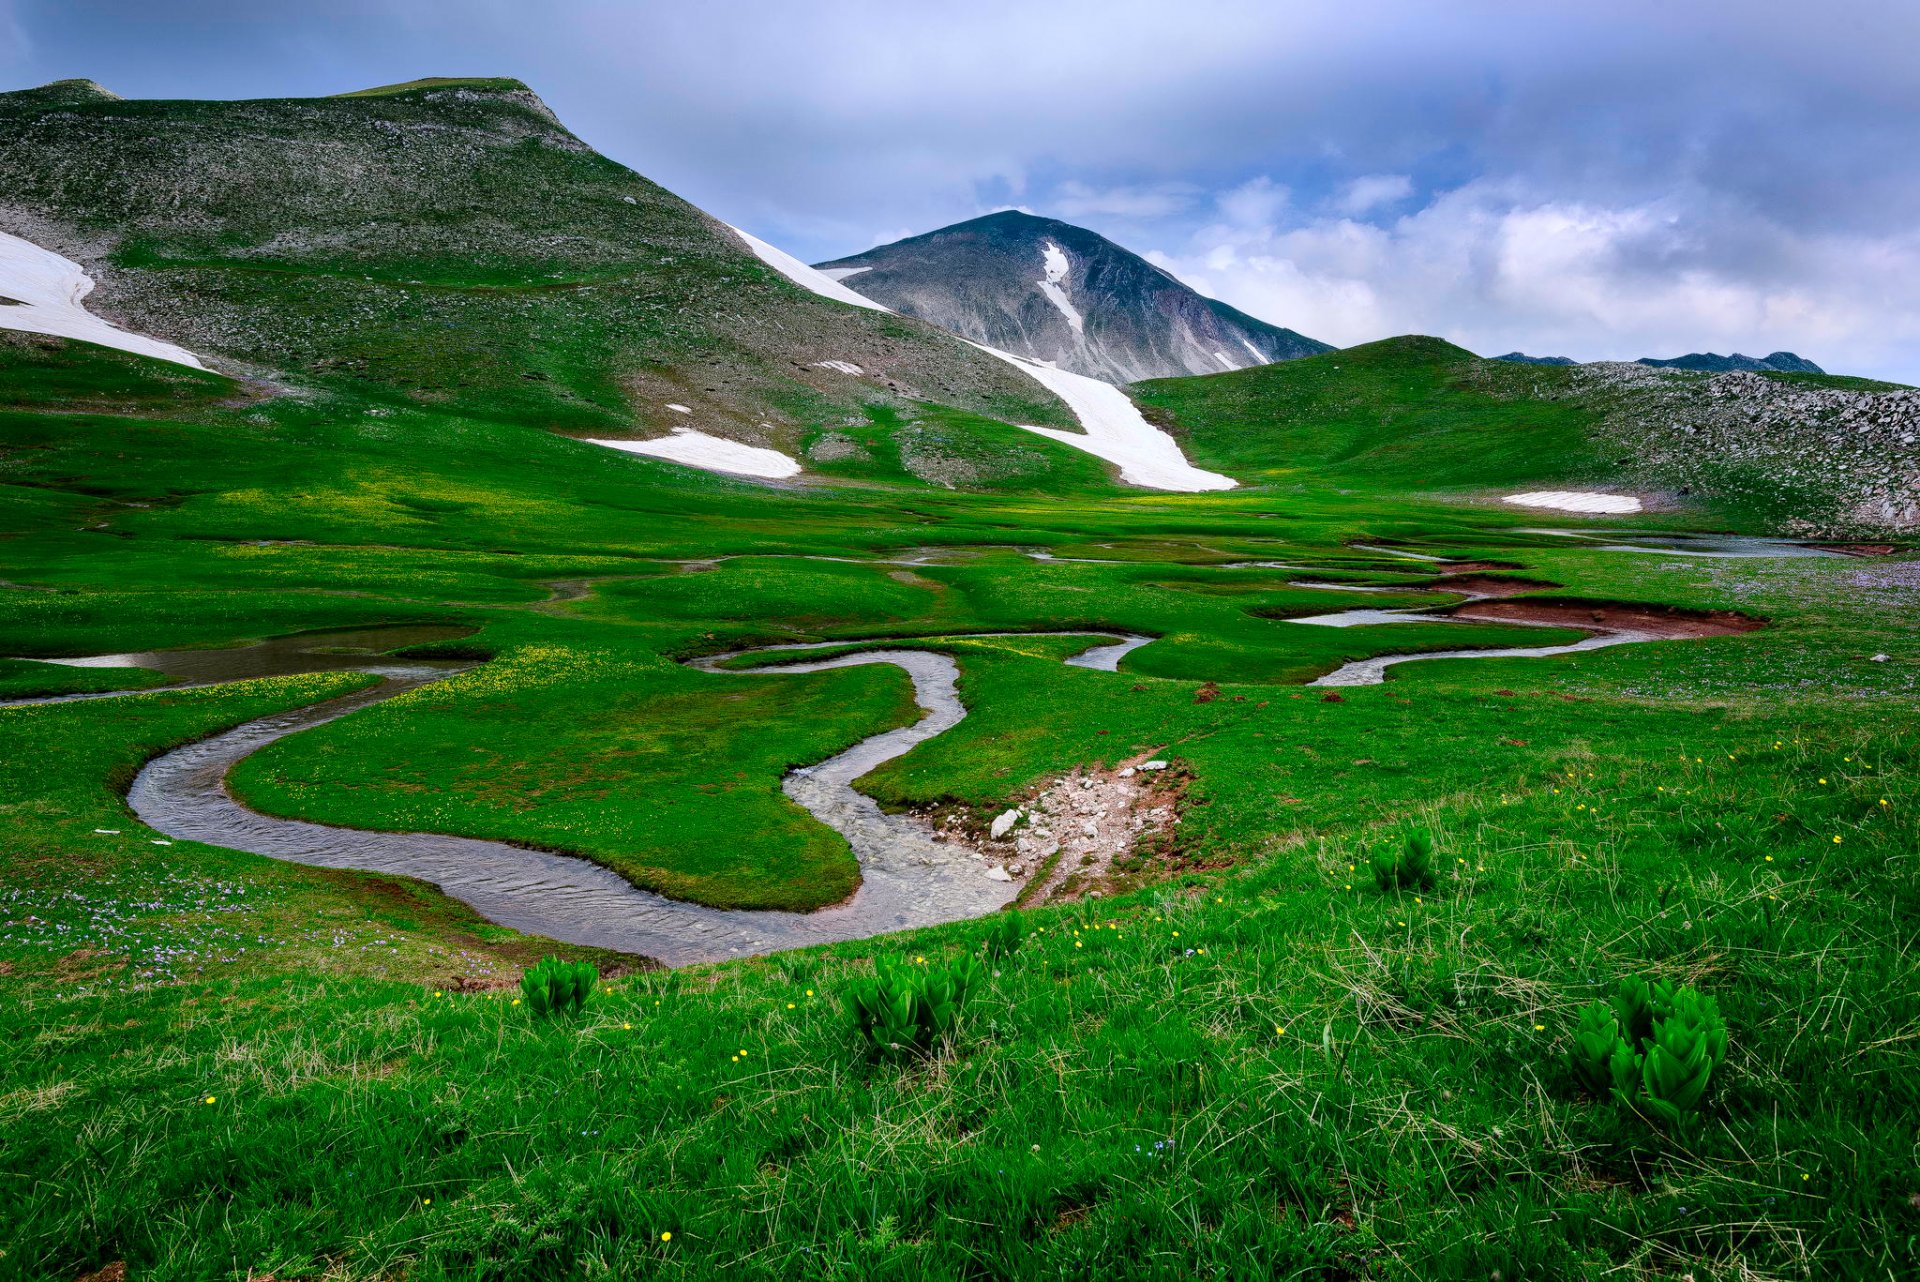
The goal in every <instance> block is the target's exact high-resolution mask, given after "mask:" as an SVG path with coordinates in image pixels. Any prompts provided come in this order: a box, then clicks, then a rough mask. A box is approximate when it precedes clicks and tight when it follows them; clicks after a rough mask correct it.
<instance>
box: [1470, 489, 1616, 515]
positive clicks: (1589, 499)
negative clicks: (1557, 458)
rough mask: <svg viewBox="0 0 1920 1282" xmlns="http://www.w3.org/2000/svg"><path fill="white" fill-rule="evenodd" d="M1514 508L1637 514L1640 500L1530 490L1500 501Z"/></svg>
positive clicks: (1614, 495)
mask: <svg viewBox="0 0 1920 1282" xmlns="http://www.w3.org/2000/svg"><path fill="white" fill-rule="evenodd" d="M1500 501H1501V502H1502V503H1512V504H1513V505H1514V506H1516V507H1550V508H1553V509H1555V510H1556V511H1560V512H1618V513H1627V512H1638V511H1639V510H1640V500H1639V499H1636V498H1634V497H1633V496H1632V495H1630V494H1598V493H1595V492H1594V491H1592V490H1530V491H1528V492H1527V493H1525V494H1509V495H1507V497H1506V498H1504V499H1502V500H1500Z"/></svg>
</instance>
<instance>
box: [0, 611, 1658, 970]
mask: <svg viewBox="0 0 1920 1282" xmlns="http://www.w3.org/2000/svg"><path fill="white" fill-rule="evenodd" d="M1316 586H1325V585H1316ZM567 589H574V591H567ZM1354 590H1363V589H1361V588H1360V587H1359V586H1358V585H1355V586H1354ZM1380 590H1383V591H1404V590H1405V588H1404V587H1393V588H1382V589H1380ZM577 591H578V588H576V585H575V584H573V583H571V582H569V583H566V584H562V585H558V587H557V590H556V597H561V595H562V593H563V592H564V593H565V596H564V597H563V598H562V599H572V598H573V597H574V596H575V594H576V592H577ZM1463 595H1467V596H1475V595H1478V594H1475V593H1471V592H1468V593H1463ZM1417 617H1429V618H1431V617H1436V616H1433V615H1423V614H1421V613H1420V612H1417V611H1408V612H1406V613H1404V614H1403V613H1400V612H1393V611H1370V610H1361V611H1347V612H1341V613H1340V614H1336V615H1327V616H1318V617H1314V618H1308V619H1296V620H1292V622H1296V623H1310V624H1322V625H1328V626H1343V625H1347V624H1357V623H1365V622H1386V621H1392V620H1405V619H1408V618H1417ZM1510 621H1520V620H1510ZM1593 631H1594V635H1591V636H1588V637H1586V638H1584V639H1582V640H1580V641H1578V642H1574V643H1572V644H1570V645H1559V646H1537V647H1510V648H1505V649H1484V650H1451V651H1437V652H1428V653H1425V654H1396V655H1381V656H1377V657H1375V658H1371V659H1362V660H1359V661H1357V662H1354V663H1349V664H1346V665H1344V666H1343V667H1341V668H1339V669H1338V670H1336V671H1334V672H1332V673H1329V674H1327V675H1326V676H1323V677H1321V678H1320V679H1319V680H1318V681H1315V682H1314V683H1313V684H1314V685H1322V686H1351V685H1364V684H1371V683H1375V682H1378V681H1381V680H1383V679H1384V674H1385V670H1386V668H1388V667H1390V666H1392V665H1393V664H1396V663H1404V662H1409V661H1413V660H1416V659H1439V658H1519V657H1532V656H1544V655H1553V654H1567V653H1572V652H1574V651H1579V650H1591V649H1598V648H1600V647H1602V646H1609V645H1620V644H1624V643H1627V642H1631V641H1644V640H1654V639H1658V636H1659V634H1658V633H1656V632H1650V631H1648V632H1642V631H1638V630H1635V629H1633V628H1630V627H1620V626H1615V627H1597V628H1595V629H1593ZM462 633H463V630H461V629H447V628H420V627H413V628H404V627H403V628H371V629H359V630H355V631H349V632H339V633H330V634H318V635H315V634H309V635H307V636H304V637H288V638H281V639H278V640H275V641H271V642H267V643H264V644H261V645H253V646H243V647H233V648H228V649H225V650H186V651H155V652H149V653H144V654H128V655H105V656H98V657H95V658H91V659H80V660H63V661H57V662H65V663H68V664H71V665H74V666H84V667H135V666H138V667H147V668H153V669H156V670H159V671H162V672H166V673H169V674H170V675H173V676H176V677H181V678H185V680H186V683H187V684H189V685H211V684H219V683H225V682H228V681H237V680H244V679H248V678H254V677H262V676H274V675H291V674H296V673H309V672H325V671H342V670H346V671H361V672H367V673H370V674H373V675H375V676H378V677H379V678H380V682H379V684H378V685H375V686H372V687H369V688H368V689H365V690H360V691H356V692H354V693H352V694H349V695H346V696H343V697H341V698H337V699H331V700H327V701H325V702H322V703H317V704H312V705H309V706H307V707H303V708H295V709H291V710H289V711H286V712H280V713H275V714H274V715H272V716H267V717H261V718H258V719H256V720H253V721H249V722H246V723H244V724H242V725H239V726H236V727H234V728H233V729H231V730H228V731H225V732H224V733H221V734H218V735H214V736H213V737H211V738H208V739H204V740H201V741H199V742H197V743H192V744H188V745H186V746H184V747H181V748H176V749H174V750H173V751H170V752H167V753H165V754H163V755H161V756H159V757H156V758H154V759H153V760H152V761H151V762H149V763H148V764H147V765H146V767H145V768H144V769H142V770H141V771H140V773H139V775H138V776H137V777H136V778H135V780H134V782H133V785H132V787H131V789H130V790H129V792H128V804H129V805H130V806H131V807H132V809H133V811H134V813H135V814H137V815H138V816H139V818H140V819H141V821H142V822H144V823H145V824H147V825H148V826H149V827H151V828H152V829H154V830H155V831H157V832H161V833H164V834H166V835H167V836H169V837H171V838H174V839H176V840H182V841H198V842H204V843H206V844H209V845H216V846H224V847H227V848H230V849H235V850H245V851H250V852H252V853H255V854H260V855H266V856H269V857H271V858H275V859H285V860H290V861H293V862H297V863H304V864H314V865H318V866H321V867H330V868H351V869H357V870H361V871H368V872H379V873H391V874H398V875H402V876H407V877H415V878H419V879H421V880H423V881H427V882H431V883H433V884H434V885H436V886H438V887H439V888H440V889H441V890H442V891H443V892H445V893H446V894H448V895H451V896H452V897H454V898H455V899H458V900H461V901H462V902H464V903H466V904H468V905H470V906H471V907H472V908H473V909H474V910H475V911H477V912H479V913H480V914H481V915H482V916H484V917H486V918H488V919H489V920H492V921H495V922H498V923H500V924H501V925H504V926H509V927H512V928H513V929H516V930H520V931H525V932H527V933H530V934H536V935H545V936H547V937H549V938H552V939H557V940H562V941H565V942H569V943H576V944H585V945H593V946H599V947H605V948H612V949H618V950H620V951H623V952H630V953H638V954H642V955H644V956H648V957H652V958H655V959H657V960H659V961H660V962H662V963H664V964H666V965H670V966H677V965H688V964H692V963H696V962H706V961H716V960H723V959H726V958H730V957H741V956H748V955H753V954H758V953H767V952H774V951H778V950H781V949H785V948H794V947H800V946H802V945H807V944H817V943H826V942H831V941H837V940H849V939H861V938H866V937H869V936H873V935H879V934H885V933H888V932H892V931H898V930H904V929H909V928H912V927H917V926H928V925H935V924H938V923H942V922H948V921H956V920H961V919H965V918H969V917H977V916H980V915H983V914H985V913H988V912H992V911H993V910H995V909H997V908H999V907H1001V906H1003V905H1004V904H1006V903H1007V902H1008V901H1010V900H1011V899H1012V898H1013V896H1014V895H1015V894H1016V893H1017V891H1018V889H1019V885H1018V883H1017V882H1015V881H1011V880H1001V879H999V878H997V877H989V876H988V875H987V874H988V871H989V868H990V867H991V865H990V863H989V861H988V860H987V859H986V858H985V857H984V856H982V855H981V854H980V853H979V852H978V851H976V850H973V849H971V848H970V847H968V846H966V845H964V844H962V843H959V842H953V841H936V840H934V837H933V833H932V832H931V831H930V830H929V829H928V828H927V827H926V826H925V825H924V824H922V823H920V822H919V821H918V820H916V819H914V818H912V817H911V816H905V815H890V814H887V813H886V812H885V811H883V810H881V809H880V807H879V806H878V805H877V804H876V803H875V802H874V801H873V800H872V798H870V797H868V796H866V795H865V794H864V793H861V792H859V791H858V790H856V789H855V788H854V787H853V784H854V781H855V780H857V779H859V778H860V777H861V776H862V775H864V774H866V773H867V772H868V771H870V770H872V769H873V768H874V767H876V766H878V765H879V764H881V763H882V762H885V761H889V760H891V759H893V758H895V757H898V756H900V755H902V754H904V753H906V752H907V751H909V750H910V749H912V748H913V747H914V746H915V745H916V744H920V743H924V742H926V741H927V740H929V739H932V738H934V737H935V736H937V735H940V734H943V733H945V732H946V731H947V730H949V729H951V728H952V727H953V726H955V725H957V724H959V722H960V721H961V720H962V719H963V718H965V716H966V715H967V709H966V706H965V705H964V704H963V703H962V702H961V701H960V697H959V693H958V685H959V677H960V669H959V665H958V664H957V663H955V661H954V660H953V659H952V658H951V657H949V656H948V655H945V654H941V653H938V652H935V651H932V650H923V649H909V648H905V646H904V643H903V642H902V641H895V642H892V643H891V644H888V643H884V642H865V643H857V642H814V643H801V644H793V645H775V646H762V647H756V648H754V649H750V650H739V651H733V652H730V653H726V654H718V655H711V656H707V657H704V658H700V659H696V660H690V661H689V662H688V666H690V667H693V668H696V669H698V670H700V671H703V672H709V673H715V674H726V675H729V676H733V677H737V678H741V679H748V678H752V677H755V676H767V675H778V674H783V673H802V672H820V671H825V670H827V669H831V668H845V667H854V666H858V665H866V664H891V665H892V666H894V667H897V668H899V669H901V670H902V671H903V672H905V673H906V674H907V676H908V678H909V679H910V680H911V682H912V684H913V693H914V701H915V702H916V703H917V704H918V705H919V707H920V708H921V710H922V713H923V715H922V717H921V718H920V720H918V721H917V722H915V723H914V724H913V725H910V726H901V727H898V728H896V729H893V730H888V731H884V732H882V733H880V734H876V735H873V736H870V737H868V738H866V739H863V740H861V741H860V742H858V743H856V744H854V745H853V746H852V747H850V748H847V749H846V750H845V751H843V752H840V753H838V754H836V755H834V756H832V757H829V758H827V759H826V760H825V761H822V762H819V763H818V764H816V765H812V766H807V767H803V768H800V769H796V770H794V771H792V772H790V773H789V774H788V775H787V777H786V778H785V779H783V780H782V781H781V789H782V791H783V792H785V793H786V795H787V796H788V797H790V798H792V799H793V801H794V802H795V803H796V804H798V805H800V806H801V807H803V808H804V809H806V810H807V811H808V813H810V814H811V815H813V816H814V817H815V818H816V819H818V820H820V822H822V823H824V824H826V825H827V826H829V827H831V828H833V829H834V830H835V831H836V832H838V833H840V834H841V835H842V836H843V837H845V838H846V840H847V843H848V845H849V846H850V847H851V849H852V852H853V854H854V857H855V859H856V860H857V861H858V863H859V865H860V877H861V880H860V885H859V888H858V889H857V890H856V891H855V892H854V894H853V895H851V896H850V897H849V898H848V899H846V900H845V901H843V902H841V903H838V904H834V905H831V906H829V907H826V908H822V909H819V910H816V911H814V912H808V913H799V912H775V911H751V910H727V909H718V908H709V907H705V906H702V905H699V904H691V903H686V902H682V901H679V900H674V899H669V898H667V897H666V896H663V895H659V894H655V893H653V892H651V891H647V890H642V889H639V888H638V887H636V886H634V885H632V884H631V883H630V882H628V881H627V880H626V879H625V878H623V877H621V876H620V875H619V874H617V873H615V872H613V871H611V870H610V869H607V868H605V867H602V866H601V865H599V864H596V863H594V862H592V861H591V860H588V859H583V858H579V857H575V856H570V855H561V854H554V853H551V852H547V851H539V850H532V849H528V848H525V847H522V846H516V845H510V844H508V843H506V842H500V841H490V840H485V839H481V838H473V837H454V836H446V835H441V834H436V833H393V832H372V831H362V830H358V829H349V828H338V827H333V826H330V825H326V824H318V823H310V822H307V821H304V820H297V819H282V818H276V817H273V816H269V815H262V814H259V813H257V812H255V811H252V810H249V809H248V808H247V807H245V806H243V805H242V804H240V803H239V802H238V801H236V800H235V799H234V798H233V796H232V795H231V793H229V792H228V790H227V786H226V780H227V775H228V772H229V771H230V770H231V769H232V768H233V766H234V765H235V764H236V763H238V762H239V761H240V760H242V759H243V758H245V757H246V756H248V755H249V754H251V753H253V752H256V751H258V750H259V749H261V748H263V747H265V746H266V745H268V744H270V743H273V742H276V741H277V740H280V739H283V738H286V737H287V736H289V735H293V734H297V733H299V732H301V731H303V730H308V729H312V728H314V727H316V726H321V725H325V724H327V723H328V722H331V721H335V720H338V719H339V718H341V717H344V716H347V715H349V714H351V713H353V712H356V711H359V710H360V709H362V708H366V707H369V706H371V705H373V704H376V703H380V702H382V701H384V700H387V699H391V698H393V697H395V696H397V695H401V694H404V693H406V692H408V691H410V690H416V689H418V688H420V687H421V686H424V685H427V684H430V683H432V682H435V681H440V680H444V679H446V678H447V677H450V676H452V675H454V674H456V673H458V672H463V671H466V670H468V669H469V668H470V667H471V666H472V664H470V663H465V662H459V661H449V660H441V661H429V660H415V659H405V658H392V657H386V656H385V655H383V654H382V653H381V652H382V651H387V650H392V649H396V648H401V647H406V646H417V645H420V644H422V643H425V642H432V641H439V640H444V639H448V638H450V637H452V636H456V635H461V634H462ZM965 636H975V637H978V636H1071V637H1085V638H1101V639H1100V640H1099V642H1098V644H1093V645H1090V646H1088V647H1087V648H1086V649H1083V650H1081V651H1079V652H1077V653H1075V654H1073V655H1071V656H1069V657H1068V658H1066V659H1065V660H1064V662H1066V663H1068V664H1071V665H1074V666H1078V667H1086V668H1097V669H1102V670H1105V671H1110V672H1111V671H1117V670H1118V667H1119V663H1120V661H1121V660H1122V659H1123V658H1124V657H1125V656H1126V655H1127V654H1128V653H1130V652H1131V651H1133V650H1135V649H1137V648H1138V647H1140V646H1143V645H1146V644H1148V643H1149V642H1150V641H1151V640H1152V639H1153V638H1151V637H1145V636H1136V635H1131V634H1125V633H1093V632H1080V631H1075V632H1050V633H1030V632H1029V633H986V634H981V633H973V634H956V636H955V637H953V638H949V639H964V637H965ZM922 639H924V640H931V639H933V638H922ZM850 644H859V645H864V646H866V647H867V648H862V649H858V650H854V651H851V652H847V653H840V654H834V655H830V656H828V657H825V658H820V659H814V660H807V659H804V658H800V657H798V656H800V655H802V654H804V653H805V652H806V651H809V650H822V649H844V648H845V647H846V646H848V645H850ZM762 655H766V656H779V657H780V659H781V661H780V662H778V663H773V664H767V665H763V666H758V667H730V666H727V665H728V664H729V662H730V661H733V660H739V659H743V658H748V657H752V656H762ZM787 656H794V657H793V658H792V659H791V660H788V658H787ZM180 688H182V687H181V686H179V685H175V686H170V687H160V688H157V689H156V690H155V691H140V690H133V691H119V692H109V693H87V694H75V695H60V696H50V697H46V698H40V699H26V700H15V701H12V702H10V703H5V704H0V707H12V706H20V705H22V704H35V703H58V702H69V701H74V700H80V699H100V698H119V697H131V696H137V695H139V694H142V693H149V692H158V690H176V689H180Z"/></svg>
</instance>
